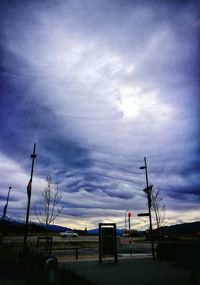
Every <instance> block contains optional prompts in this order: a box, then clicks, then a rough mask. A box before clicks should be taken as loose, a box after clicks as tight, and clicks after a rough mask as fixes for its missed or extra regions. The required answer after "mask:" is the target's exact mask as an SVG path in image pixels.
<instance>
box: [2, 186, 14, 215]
mask: <svg viewBox="0 0 200 285" xmlns="http://www.w3.org/2000/svg"><path fill="white" fill-rule="evenodd" d="M11 189H12V187H11V186H10V187H9V188H8V196H7V201H6V205H5V207H4V209H3V217H2V218H3V219H6V214H7V208H8V201H9V197H10V190H11Z"/></svg>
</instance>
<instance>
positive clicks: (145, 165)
mask: <svg viewBox="0 0 200 285" xmlns="http://www.w3.org/2000/svg"><path fill="white" fill-rule="evenodd" d="M140 169H145V176H146V188H145V189H144V190H143V191H144V192H145V193H146V194H147V199H148V208H149V225H150V239H151V250H152V256H153V259H155V252H154V243H153V234H152V220H151V192H152V187H153V185H149V181H148V172H147V161H146V157H144V166H141V167H140Z"/></svg>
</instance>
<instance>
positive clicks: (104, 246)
mask: <svg viewBox="0 0 200 285" xmlns="http://www.w3.org/2000/svg"><path fill="white" fill-rule="evenodd" d="M106 256H113V257H114V259H115V262H117V234H116V224H113V223H100V224H99V262H100V263H102V257H106Z"/></svg>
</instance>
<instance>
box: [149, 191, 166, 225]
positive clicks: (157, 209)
mask: <svg viewBox="0 0 200 285" xmlns="http://www.w3.org/2000/svg"><path fill="white" fill-rule="evenodd" d="M151 201H152V209H153V211H154V213H155V218H156V226H157V228H160V227H161V226H164V225H166V205H165V204H164V203H163V196H162V194H161V190H160V188H159V187H158V188H157V189H155V188H153V189H152V192H151Z"/></svg>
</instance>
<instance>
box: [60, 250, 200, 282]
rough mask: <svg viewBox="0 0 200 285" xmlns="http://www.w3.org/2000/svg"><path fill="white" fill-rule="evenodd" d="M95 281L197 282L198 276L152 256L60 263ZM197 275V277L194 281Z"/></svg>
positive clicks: (63, 266) (199, 280)
mask: <svg viewBox="0 0 200 285" xmlns="http://www.w3.org/2000/svg"><path fill="white" fill-rule="evenodd" d="M61 267H62V268H65V269H67V270H71V271H73V272H75V273H77V274H79V275H81V276H83V277H84V278H86V279H87V280H90V281H92V282H94V283H95V284H98V285H112V284H113V285H151V284H153V285H200V276H199V275H198V276H197V275H196V276H192V275H191V272H190V271H187V270H183V269H180V268H176V267H175V266H174V265H173V264H170V263H166V262H161V261H158V260H152V258H150V257H149V256H148V257H144V256H139V255H138V256H135V257H132V258H122V259H120V260H119V262H118V263H117V264H115V263H114V262H112V260H107V261H104V262H103V263H102V264H99V263H98V261H76V262H66V263H62V264H61ZM195 279H196V281H195Z"/></svg>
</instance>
